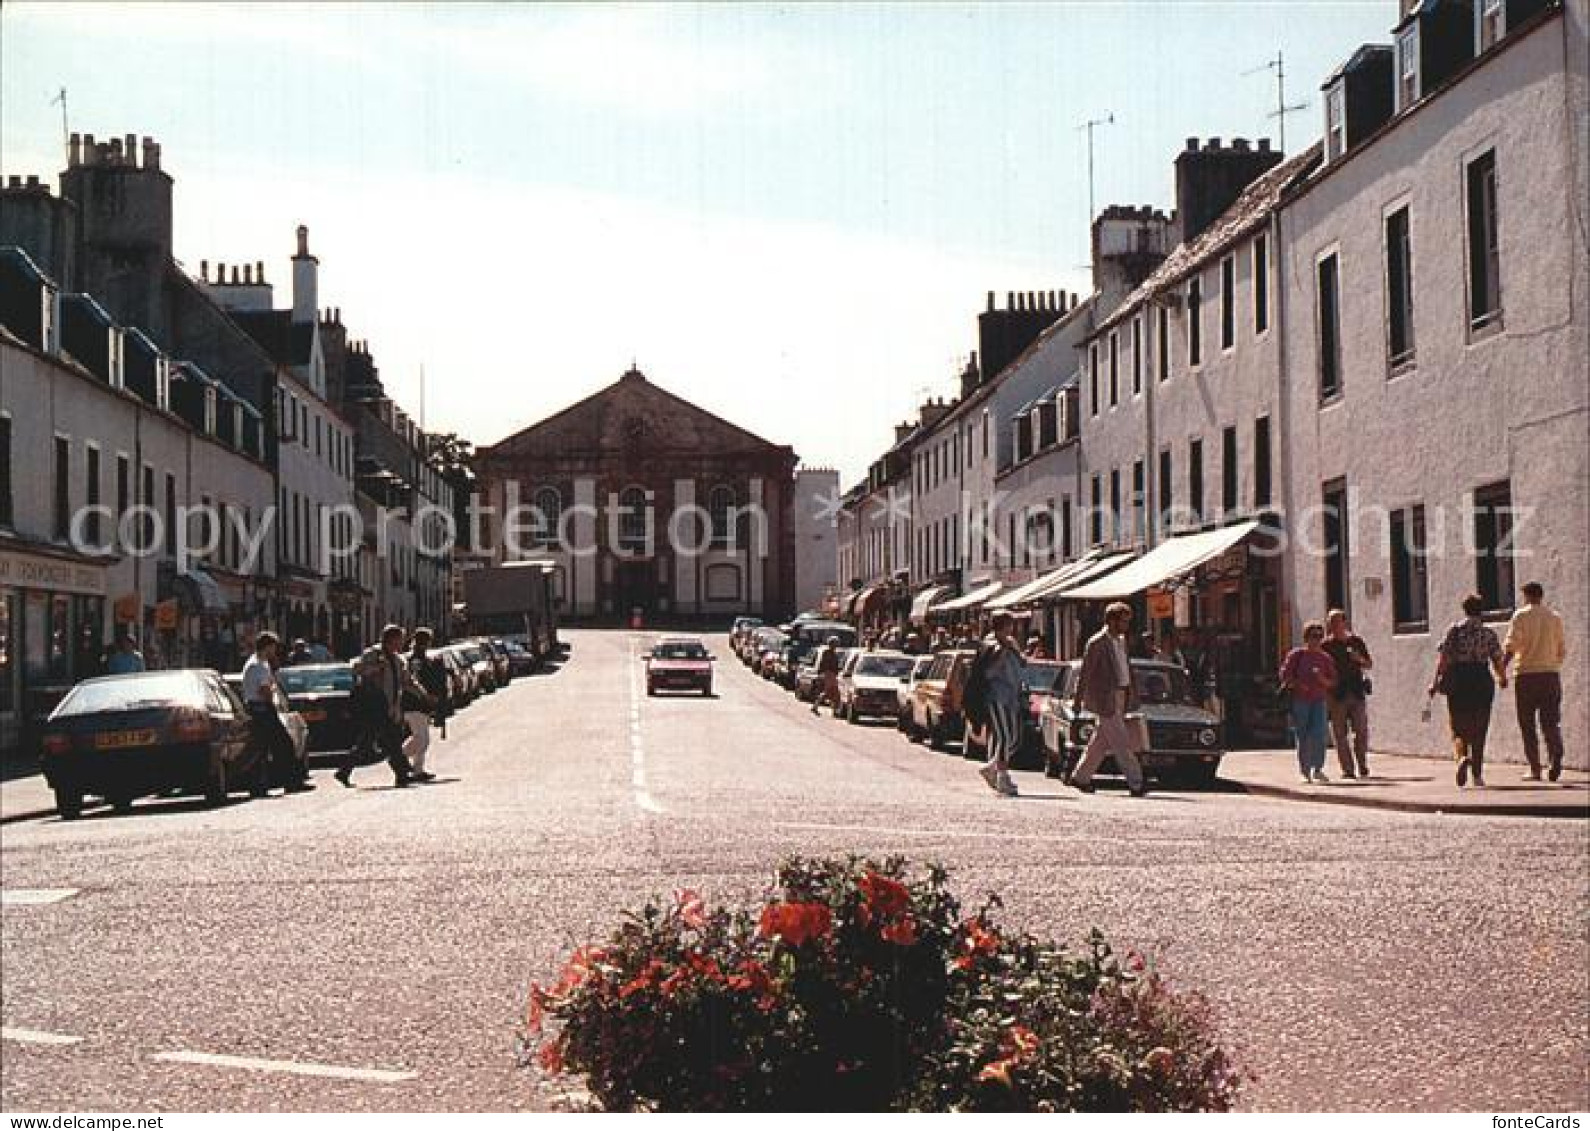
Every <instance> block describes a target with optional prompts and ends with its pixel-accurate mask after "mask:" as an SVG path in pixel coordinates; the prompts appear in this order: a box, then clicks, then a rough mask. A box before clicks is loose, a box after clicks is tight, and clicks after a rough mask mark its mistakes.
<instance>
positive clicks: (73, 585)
mask: <svg viewBox="0 0 1590 1131" xmlns="http://www.w3.org/2000/svg"><path fill="white" fill-rule="evenodd" d="M0 586H15V587H16V588H18V589H43V590H48V591H50V592H54V593H80V594H84V595H86V596H90V597H101V596H104V593H105V569H104V567H103V566H97V565H88V564H85V563H83V562H70V561H64V560H62V559H60V558H50V557H45V556H44V555H43V554H24V553H22V552H21V551H18V550H0Z"/></svg>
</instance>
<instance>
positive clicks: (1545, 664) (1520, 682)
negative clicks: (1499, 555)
mask: <svg viewBox="0 0 1590 1131" xmlns="http://www.w3.org/2000/svg"><path fill="white" fill-rule="evenodd" d="M1520 592H1522V593H1523V595H1524V607H1523V608H1521V609H1519V610H1518V611H1517V612H1516V613H1514V614H1513V619H1512V622H1511V623H1509V624H1508V626H1507V640H1506V642H1504V643H1503V645H1502V650H1503V651H1504V652H1506V653H1507V659H1508V660H1509V662H1511V663H1512V664H1514V665H1515V666H1514V668H1513V672H1514V683H1513V688H1514V690H1513V695H1514V698H1515V700H1516V703H1517V707H1518V729H1519V730H1521V731H1522V732H1523V735H1524V757H1526V758H1528V759H1529V773H1528V774H1527V775H1526V780H1528V781H1539V780H1540V740H1539V739H1538V738H1537V737H1536V735H1535V717H1536V716H1537V715H1538V716H1539V717H1540V729H1541V730H1542V731H1543V732H1545V736H1546V755H1547V757H1548V758H1549V759H1550V762H1549V764H1548V766H1547V769H1546V778H1547V780H1548V781H1556V780H1557V779H1558V778H1560V777H1561V776H1562V663H1563V660H1564V659H1565V658H1566V656H1567V652H1568V647H1567V644H1566V642H1565V641H1564V638H1563V632H1562V617H1561V616H1560V615H1558V613H1557V611H1556V610H1555V609H1550V608H1547V607H1546V591H1545V589H1544V588H1542V586H1541V584H1540V582H1538V581H1530V582H1526V583H1525V584H1524V587H1523V589H1521V590H1520Z"/></svg>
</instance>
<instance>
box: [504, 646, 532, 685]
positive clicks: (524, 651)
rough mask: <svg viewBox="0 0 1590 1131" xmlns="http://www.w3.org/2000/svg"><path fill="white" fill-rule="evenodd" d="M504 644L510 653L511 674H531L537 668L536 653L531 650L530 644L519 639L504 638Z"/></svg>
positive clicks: (509, 669) (509, 667)
mask: <svg viewBox="0 0 1590 1131" xmlns="http://www.w3.org/2000/svg"><path fill="white" fill-rule="evenodd" d="M502 646H503V650H504V651H505V652H507V653H508V674H509V675H510V676H514V677H517V676H523V675H530V674H531V673H533V672H534V671H535V670H536V655H535V653H534V652H532V651H531V650H530V647H529V645H527V644H525V643H523V642H522V641H519V640H504V641H503V642H502Z"/></svg>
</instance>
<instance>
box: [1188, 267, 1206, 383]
mask: <svg viewBox="0 0 1590 1131" xmlns="http://www.w3.org/2000/svg"><path fill="white" fill-rule="evenodd" d="M1203 301H1204V284H1203V278H1202V276H1201V275H1194V276H1193V277H1192V278H1191V279H1189V280H1187V368H1188V369H1197V368H1198V367H1199V366H1201V365H1202V364H1203V354H1204V334H1203Z"/></svg>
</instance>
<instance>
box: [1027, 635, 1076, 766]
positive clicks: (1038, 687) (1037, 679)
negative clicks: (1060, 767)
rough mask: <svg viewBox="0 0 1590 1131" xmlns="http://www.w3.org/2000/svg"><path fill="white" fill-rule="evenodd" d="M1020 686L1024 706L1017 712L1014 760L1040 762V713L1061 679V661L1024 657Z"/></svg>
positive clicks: (1041, 734)
mask: <svg viewBox="0 0 1590 1131" xmlns="http://www.w3.org/2000/svg"><path fill="white" fill-rule="evenodd" d="M1023 669H1024V670H1023V674H1022V689H1023V691H1025V692H1026V703H1025V707H1026V709H1025V710H1024V711H1023V712H1022V715H1021V748H1020V749H1019V750H1017V752H1016V756H1017V760H1018V761H1019V762H1020V763H1021V764H1022V765H1023V766H1032V767H1033V768H1036V766H1034V765H1033V764H1034V763H1037V764H1040V765H1041V764H1042V762H1043V715H1044V712H1045V711H1047V710H1048V709H1049V701H1050V700H1051V699H1053V698H1054V696H1055V694H1056V691H1055V688H1056V687H1057V686H1058V685H1060V684H1061V683H1062V682H1063V681H1064V673H1065V663H1064V662H1063V661H1061V660H1027V661H1025V662H1024V664H1023Z"/></svg>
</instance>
